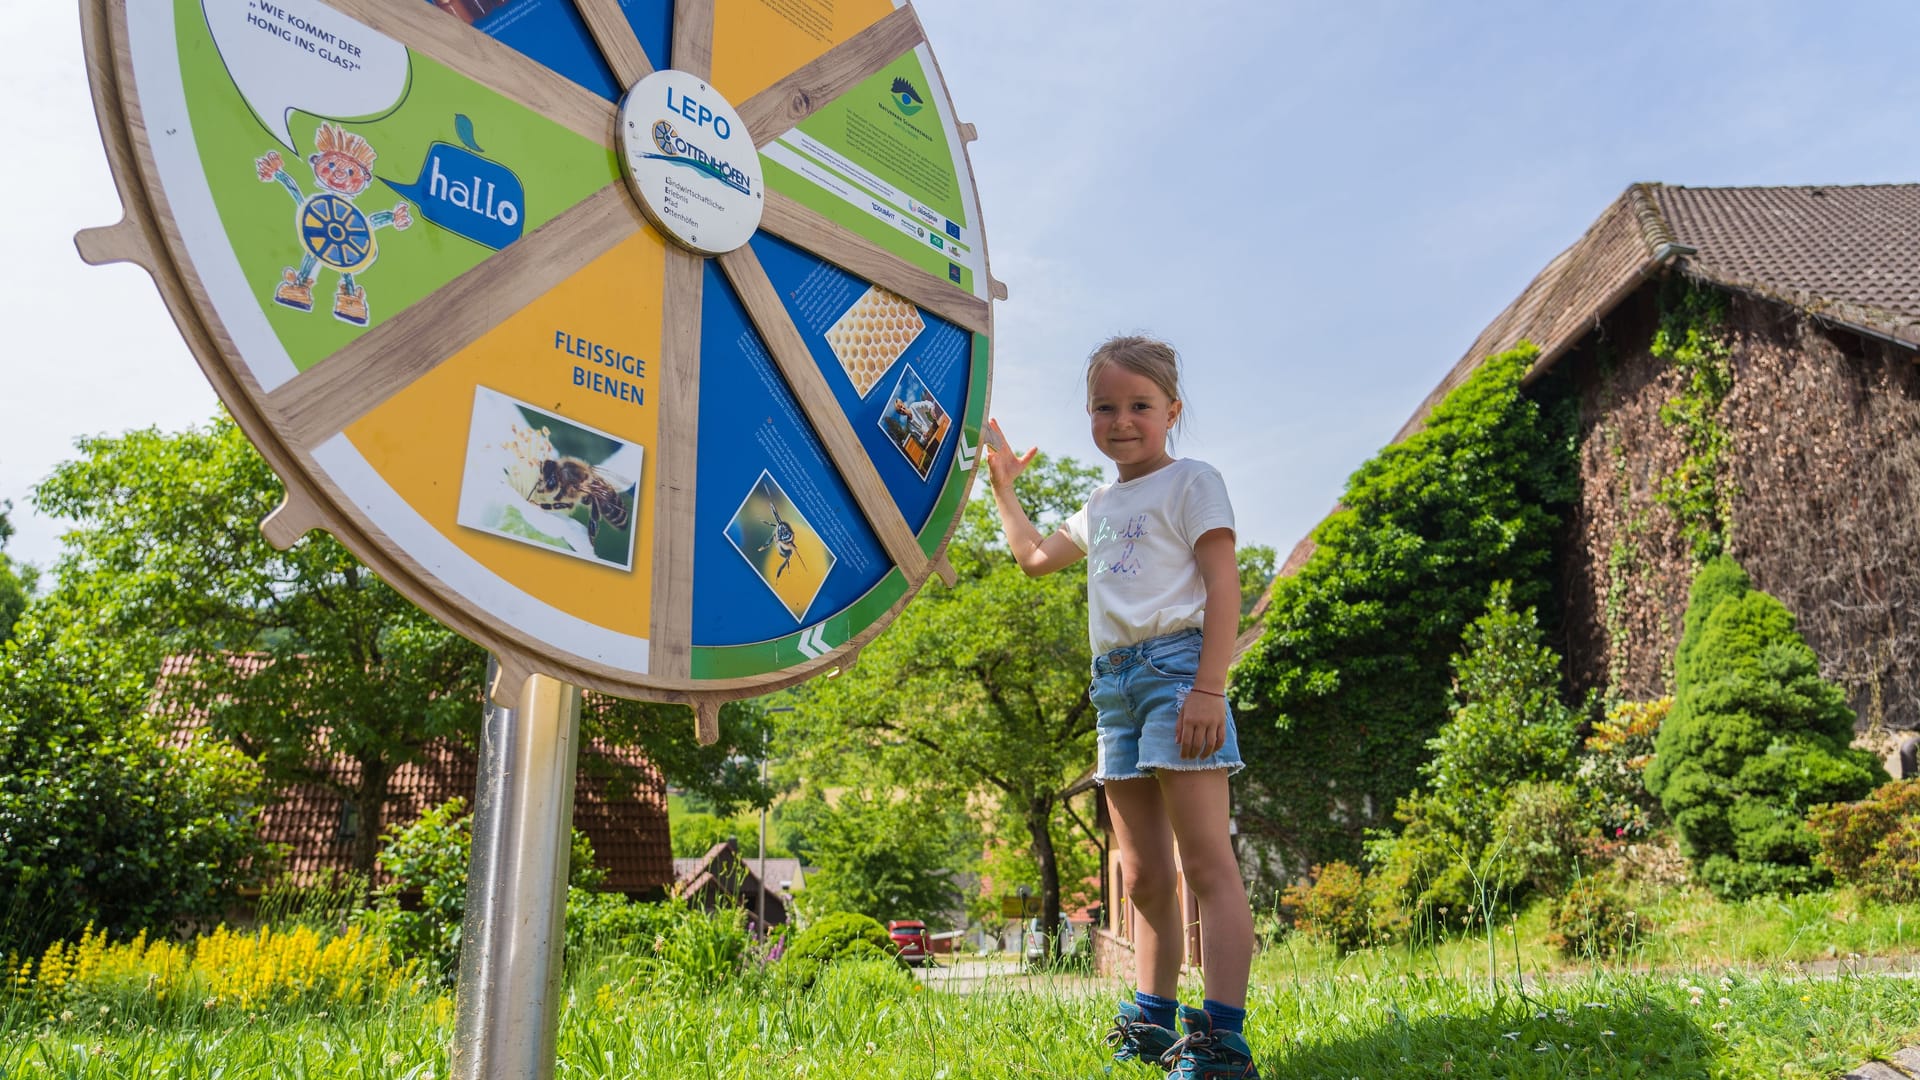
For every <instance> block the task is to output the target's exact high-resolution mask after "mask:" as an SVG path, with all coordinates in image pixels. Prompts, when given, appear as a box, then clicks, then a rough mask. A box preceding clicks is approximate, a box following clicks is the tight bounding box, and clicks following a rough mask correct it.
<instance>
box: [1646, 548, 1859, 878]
mask: <svg viewBox="0 0 1920 1080" xmlns="http://www.w3.org/2000/svg"><path fill="white" fill-rule="evenodd" d="M1853 721H1854V716H1853V712H1852V710H1851V709H1849V708H1848V707H1847V701H1846V696H1845V694H1844V693H1842V691H1841V690H1840V688H1839V687H1837V686H1834V685H1833V684H1832V683H1829V682H1827V681H1826V680H1824V679H1822V678H1821V677H1820V672H1819V661H1818V658H1816V657H1815V656H1814V653H1813V650H1812V649H1811V648H1809V647H1808V646H1807V643H1806V641H1805V640H1804V639H1802V638H1801V637H1800V634H1799V632H1798V631H1797V630H1795V628H1794V618H1793V615H1792V614H1791V613H1790V612H1788V611H1787V609H1786V607H1785V605H1783V604H1781V603H1780V601H1778V600H1776V599H1774V598H1773V597H1772V596H1769V595H1768V594H1766V593H1764V592H1761V591H1759V590H1757V589H1754V588H1753V585H1752V582H1751V580H1750V579H1749V578H1748V577H1747V575H1746V572H1745V571H1743V570H1741V569H1740V566H1739V564H1738V563H1736V562H1734V561H1733V559H1732V558H1730V557H1726V556H1721V557H1719V558H1716V559H1713V560H1711V561H1709V562H1708V563H1707V564H1706V565H1704V566H1702V567H1701V568H1700V572H1699V574H1698V575H1697V576H1696V577H1695V578H1694V584H1693V589H1692V593H1691V596H1690V598H1689V601H1688V604H1687V612H1686V616H1685V618H1684V621H1683V624H1682V630H1681V636H1680V647H1679V652H1678V654H1677V656H1676V658H1675V663H1674V704H1673V710H1672V711H1671V712H1670V713H1669V714H1668V716H1667V719H1666V722H1665V723H1664V724H1662V725H1661V728H1660V734H1659V737H1658V739H1657V741H1656V743H1655V747H1656V752H1655V756H1654V760H1653V763H1652V764H1651V765H1649V766H1648V768H1647V772H1646V779H1647V789H1648V790H1649V791H1651V792H1652V793H1653V794H1655V795H1656V796H1658V797H1659V799H1660V803H1661V805H1662V806H1663V807H1664V808H1665V809H1666V811H1667V814H1668V815H1669V816H1670V817H1671V818H1672V819H1673V822H1674V825H1675V826H1676V827H1677V828H1678V829H1679V833H1680V844H1681V849H1682V850H1683V851H1684V852H1685V853H1686V855H1687V857H1688V859H1689V860H1690V861H1691V862H1692V863H1693V865H1694V867H1695V871H1696V873H1698V874H1699V876H1700V878H1701V879H1702V880H1703V881H1704V882H1705V883H1706V885H1707V886H1708V887H1709V888H1711V889H1712V890H1713V891H1714V892H1715V893H1716V894H1718V895H1720V896H1722V897H1726V898H1730V899H1738V898H1744V897H1748V896H1756V895H1760V894H1764V893H1791V892H1800V891H1804V890H1806V889H1810V888H1814V887H1817V886H1819V885H1821V884H1823V883H1824V882H1825V881H1826V880H1827V874H1826V872H1825V871H1824V870H1823V869H1821V868H1820V867H1819V866H1816V865H1815V863H1814V855H1815V853H1816V852H1817V851H1818V849H1819V842H1818V840H1817V839H1816V838H1815V836H1814V834H1813V831H1812V830H1811V829H1810V828H1809V827H1808V826H1807V821H1806V815H1807V813H1808V812H1809V811H1810V810H1811V809H1812V808H1813V807H1814V806H1815V805H1817V804H1820V803H1833V802H1845V801H1847V800H1851V799H1856V798H1859V797H1860V796H1862V795H1865V794H1866V793H1867V792H1868V791H1869V790H1871V789H1872V787H1873V785H1874V783H1875V782H1876V781H1878V780H1880V779H1883V778H1884V776H1885V774H1884V772H1882V770H1881V769H1880V765H1879V762H1877V761H1876V760H1874V758H1873V756H1872V755H1871V754H1869V753H1867V752H1866V751H1863V750H1854V749H1851V748H1850V747H1849V746H1848V745H1847V744H1848V742H1849V740H1850V739H1851V738H1852V735H1853Z"/></svg>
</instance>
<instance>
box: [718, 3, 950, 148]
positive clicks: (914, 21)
mask: <svg viewBox="0 0 1920 1080" xmlns="http://www.w3.org/2000/svg"><path fill="white" fill-rule="evenodd" d="M925 40H927V35H926V32H925V31H923V30H922V29H921V28H920V18H919V16H917V15H915V14H914V13H913V8H912V7H911V6H909V7H900V8H895V9H894V10H893V11H892V12H890V13H888V14H887V15H885V16H883V17H882V18H881V19H880V21H879V22H876V23H874V24H873V25H872V26H869V27H867V28H866V29H865V30H862V31H860V32H859V33H857V34H855V35H853V36H852V37H850V38H848V39H847V40H846V41H843V42H841V43H840V44H839V45H836V46H834V47H833V48H831V49H829V50H827V51H826V52H825V53H822V54H821V55H820V56H819V57H818V58H817V59H815V60H814V61H813V62H811V63H809V64H807V65H805V66H803V67H802V68H800V70H798V71H796V72H794V73H793V74H791V75H789V76H787V77H786V78H784V79H781V80H780V81H779V82H777V83H774V84H773V85H772V86H769V87H767V88H766V89H765V90H762V91H760V92H759V93H757V94H755V95H753V96H752V97H750V98H748V99H747V100H746V101H745V103H743V104H742V105H741V106H740V119H741V120H743V121H745V122H746V125H747V130H748V131H750V132H752V133H753V145H755V146H765V145H767V144H768V143H770V142H772V141H773V140H774V139H776V138H778V137H780V136H781V135H784V134H786V133H787V132H788V131H789V130H791V129H792V128H793V126H794V125H795V124H798V123H799V122H800V121H802V120H805V119H806V118H807V117H809V116H812V115H813V114H814V112H815V111H816V110H818V109H819V108H820V107H821V106H823V105H825V104H827V103H828V102H829V101H832V100H833V99H834V98H837V97H839V96H840V95H841V94H844V93H846V92H847V91H848V90H850V89H852V88H853V87H854V86H855V85H857V84H859V82H860V81H861V80H862V79H867V78H871V77H872V76H873V74H874V73H875V72H877V71H879V70H880V69H881V68H884V67H886V66H887V65H888V64H891V63H893V62H894V61H895V60H898V59H899V58H900V54H902V53H904V52H906V51H907V50H908V49H911V48H913V47H914V46H916V45H919V44H920V43H921V42H923V41H925Z"/></svg>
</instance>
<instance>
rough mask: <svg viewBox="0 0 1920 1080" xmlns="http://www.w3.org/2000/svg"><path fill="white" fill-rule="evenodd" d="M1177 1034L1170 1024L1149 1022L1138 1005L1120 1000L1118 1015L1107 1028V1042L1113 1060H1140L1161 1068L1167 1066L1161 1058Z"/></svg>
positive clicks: (1175, 1040) (1144, 1012) (1174, 1040)
mask: <svg viewBox="0 0 1920 1080" xmlns="http://www.w3.org/2000/svg"><path fill="white" fill-rule="evenodd" d="M1179 1038H1180V1037H1179V1036H1178V1035H1177V1034H1175V1033H1174V1030H1173V1029H1172V1028H1163V1027H1161V1026H1160V1025H1159V1024H1155V1023H1152V1022H1150V1021H1149V1020H1148V1019H1147V1013H1146V1010H1144V1009H1142V1008H1141V1007H1140V1006H1139V1005H1136V1004H1134V1003H1133V1002H1131V1001H1123V1002H1121V1003H1120V1015H1118V1016H1116V1017H1114V1018H1113V1029H1112V1030H1111V1031H1108V1032H1107V1045H1108V1046H1111V1047H1113V1048H1114V1050H1113V1060H1115V1061H1144V1062H1147V1063H1148V1064H1152V1065H1159V1066H1160V1067H1161V1068H1163V1069H1165V1068H1169V1067H1170V1066H1169V1065H1168V1063H1167V1062H1166V1061H1164V1060H1162V1059H1164V1058H1165V1057H1166V1053H1167V1051H1168V1050H1171V1049H1172V1048H1173V1044H1174V1043H1176V1042H1178V1041H1179Z"/></svg>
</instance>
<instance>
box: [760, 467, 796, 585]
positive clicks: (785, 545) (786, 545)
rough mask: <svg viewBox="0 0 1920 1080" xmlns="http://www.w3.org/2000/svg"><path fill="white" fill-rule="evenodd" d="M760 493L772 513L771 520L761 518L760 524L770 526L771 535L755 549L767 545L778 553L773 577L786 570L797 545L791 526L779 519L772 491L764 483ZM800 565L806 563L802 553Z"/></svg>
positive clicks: (778, 511) (778, 509)
mask: <svg viewBox="0 0 1920 1080" xmlns="http://www.w3.org/2000/svg"><path fill="white" fill-rule="evenodd" d="M760 494H761V495H762V496H763V497H765V499H766V500H767V512H768V513H770V514H772V515H773V520H772V521H768V520H766V519H765V518H762V519H761V524H763V525H768V526H771V527H772V528H773V535H772V536H769V537H767V542H766V543H764V544H761V545H760V546H759V547H758V548H756V549H755V550H756V551H765V550H767V548H768V547H772V548H773V549H774V550H775V551H776V552H778V553H779V555H780V566H779V567H778V568H777V569H776V570H774V572H773V576H774V577H779V576H780V575H781V574H784V573H786V572H787V564H788V563H790V562H792V561H793V556H794V553H795V551H796V550H798V548H797V545H795V543H794V534H793V526H792V525H789V524H788V523H787V522H785V521H783V520H781V518H780V508H779V507H778V506H776V505H774V501H773V492H771V491H768V490H766V485H765V484H762V485H761V490H760ZM800 565H801V566H805V565H807V558H806V556H804V555H802V556H801V557H800Z"/></svg>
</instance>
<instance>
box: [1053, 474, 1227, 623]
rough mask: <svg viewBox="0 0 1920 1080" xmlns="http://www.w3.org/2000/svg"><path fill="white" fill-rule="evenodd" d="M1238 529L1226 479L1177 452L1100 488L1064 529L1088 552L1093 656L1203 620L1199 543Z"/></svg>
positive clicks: (1204, 599) (1204, 601) (1204, 592)
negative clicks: (1196, 546)
mask: <svg viewBox="0 0 1920 1080" xmlns="http://www.w3.org/2000/svg"><path fill="white" fill-rule="evenodd" d="M1232 528H1233V504H1232V503H1230V502H1228V501H1227V485H1226V481H1224V480H1222V479H1220V473H1219V470H1217V469H1215V468H1214V467H1213V466H1211V465H1208V464H1207V463H1206V462H1204V461H1194V460H1192V459H1191V458H1179V459H1176V460H1174V461H1172V462H1170V463H1168V464H1166V465H1163V466H1161V467H1160V468H1158V469H1155V470H1154V471H1153V472H1150V473H1148V474H1147V475H1145V476H1142V477H1140V478H1138V479H1136V480H1125V481H1117V482H1115V483H1111V484H1108V485H1106V486H1105V487H1102V488H1098V489H1096V490H1095V491H1094V493H1093V497H1092V498H1090V499H1088V500H1087V505H1085V506H1083V507H1081V508H1080V509H1079V510H1078V511H1077V512H1075V513H1074V515H1073V516H1072V517H1070V518H1068V519H1067V521H1066V524H1064V525H1062V526H1061V528H1060V531H1061V532H1064V533H1066V534H1067V537H1068V538H1069V539H1071V540H1072V541H1073V542H1074V543H1075V544H1078V545H1079V546H1080V550H1082V551H1084V552H1086V553H1087V630H1088V637H1089V638H1090V639H1091V640H1092V642H1093V651H1094V653H1095V655H1098V654H1100V653H1104V652H1108V651H1111V650H1113V649H1118V648H1120V647H1122V646H1124V645H1132V644H1134V643H1136V642H1141V641H1145V640H1147V639H1148V638H1154V637H1159V636H1161V635H1162V634H1171V633H1173V632H1175V631H1177V630H1185V629H1186V628H1188V627H1190V626H1199V625H1200V624H1201V622H1202V621H1203V620H1204V618H1205V615H1206V607H1207V589H1206V583H1205V582H1204V581H1202V580H1201V578H1200V566H1199V564H1198V563H1196V562H1195V561H1194V558H1193V545H1194V542H1195V541H1197V540H1199V539H1200V537H1202V536H1204V535H1205V534H1207V533H1208V532H1211V531H1212V530H1214V529H1232Z"/></svg>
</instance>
